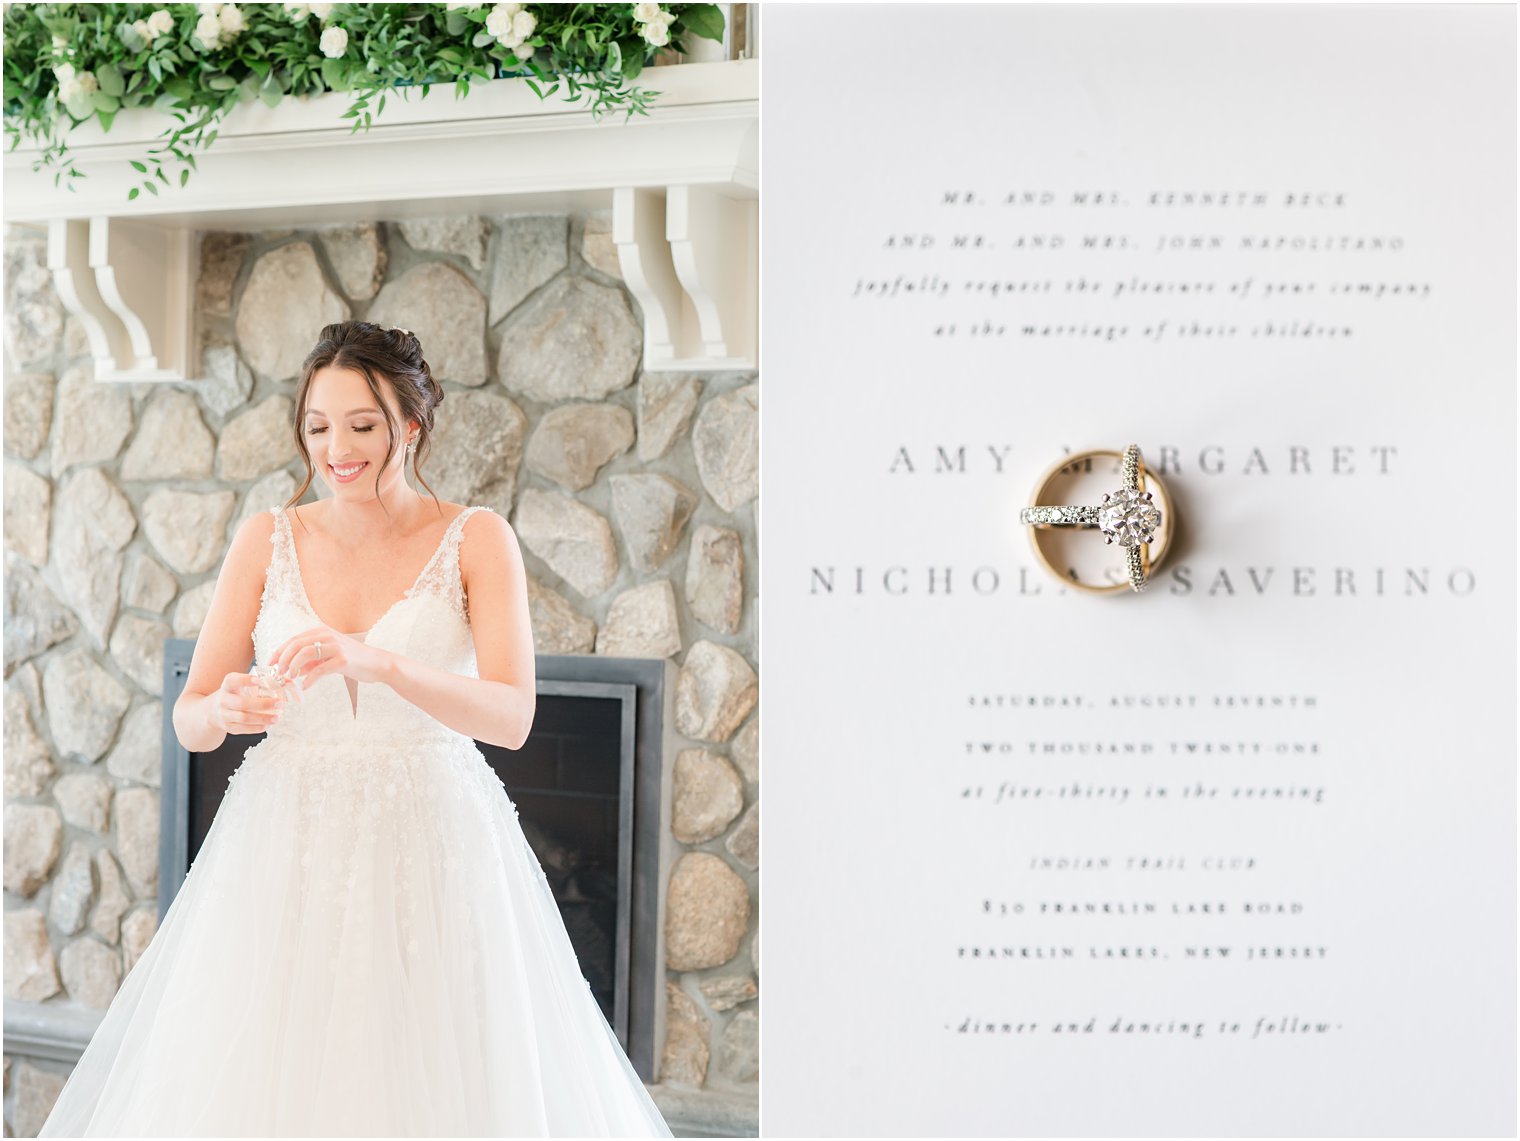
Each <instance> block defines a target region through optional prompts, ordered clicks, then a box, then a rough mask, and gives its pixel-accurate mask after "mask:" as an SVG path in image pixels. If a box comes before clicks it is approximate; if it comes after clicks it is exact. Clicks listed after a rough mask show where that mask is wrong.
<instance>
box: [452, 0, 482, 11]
mask: <svg viewBox="0 0 1520 1141" xmlns="http://www.w3.org/2000/svg"><path fill="white" fill-rule="evenodd" d="M484 6H485V5H483V4H470V3H463V4H456V3H454V0H449V3H447V4H445V5H444V6H443V7H444V10H445V11H448V12H454V11H458V10H459V9H460V8H483V7H484Z"/></svg>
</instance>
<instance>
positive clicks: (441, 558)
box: [417, 506, 494, 619]
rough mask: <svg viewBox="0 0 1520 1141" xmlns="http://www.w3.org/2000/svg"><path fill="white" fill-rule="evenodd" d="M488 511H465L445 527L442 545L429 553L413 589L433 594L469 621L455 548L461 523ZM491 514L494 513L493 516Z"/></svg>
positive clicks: (486, 509) (476, 507) (461, 531)
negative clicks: (425, 565)
mask: <svg viewBox="0 0 1520 1141" xmlns="http://www.w3.org/2000/svg"><path fill="white" fill-rule="evenodd" d="M491 510H492V509H491V508H489V507H482V506H474V507H466V508H465V509H464V510H463V511H461V512H460V513H459V514H458V515H456V516H454V518H453V520H452V521H451V522H450V523H449V526H448V530H446V531H445V532H444V533H443V541H442V542H441V543H439V544H438V550H437V551H435V552H434V553H433V558H432V560H431V561H430V562H429V563H428V565H427V569H426V570H424V571H423V572H422V576H421V577H420V578H419V579H418V580H417V588H418V589H419V590H426V591H428V592H430V593H432V594H436V595H437V596H438V597H440V598H442V599H443V600H444V601H445V602H447V603H448V604H449V606H450V607H452V608H453V610H454V613H456V614H458V615H459V616H460V617H461V618H465V619H468V617H469V601H468V599H466V598H465V593H464V584H463V583H462V582H461V581H460V577H459V544H460V542H461V541H462V540H463V539H464V525H465V521H466V520H467V519H469V517H470V516H471V515H474V514H475V513H476V512H477V511H491ZM493 514H494V512H493Z"/></svg>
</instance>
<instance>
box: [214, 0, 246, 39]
mask: <svg viewBox="0 0 1520 1141" xmlns="http://www.w3.org/2000/svg"><path fill="white" fill-rule="evenodd" d="M216 18H217V22H218V23H220V24H221V26H222V31H224V32H226V33H227V38H228V39H229V40H230V39H232V38H233V37H234V36H236V35H237V34H238V33H239V32H241V31H242V30H243V28H244V26H245V24H244V22H243V13H242V11H241V10H240V9H239V8H238V6H237V5H236V4H225V5H223V6H222V10H221V11H220V12H218V13H217V14H216Z"/></svg>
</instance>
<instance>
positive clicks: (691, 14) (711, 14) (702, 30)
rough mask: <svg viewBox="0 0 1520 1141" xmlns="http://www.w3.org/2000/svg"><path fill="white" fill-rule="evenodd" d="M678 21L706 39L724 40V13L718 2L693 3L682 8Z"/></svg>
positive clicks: (694, 33) (691, 31)
mask: <svg viewBox="0 0 1520 1141" xmlns="http://www.w3.org/2000/svg"><path fill="white" fill-rule="evenodd" d="M676 23H677V24H679V25H680V26H681V27H682V28H685V29H686V30H687V31H688V32H690V33H692V35H695V36H701V37H702V38H703V39H704V40H717V41H719V42H720V43H721V42H722V40H723V13H722V11H721V10H720V9H719V8H718V6H717V5H716V4H692V5H690V6H689V7H687V8H685V9H683V10H682V12H681V15H680V16H679V17H677V19H676Z"/></svg>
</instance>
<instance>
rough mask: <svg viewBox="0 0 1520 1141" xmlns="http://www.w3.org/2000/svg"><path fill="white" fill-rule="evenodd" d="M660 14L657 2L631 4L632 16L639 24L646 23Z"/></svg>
mask: <svg viewBox="0 0 1520 1141" xmlns="http://www.w3.org/2000/svg"><path fill="white" fill-rule="evenodd" d="M659 14H660V6H659V5H658V4H635V5H634V6H633V18H634V19H635V20H637V21H638V22H639V23H641V24H648V23H650V22H651V21H653V20H654V19H655V18H657V17H658V16H659Z"/></svg>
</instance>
